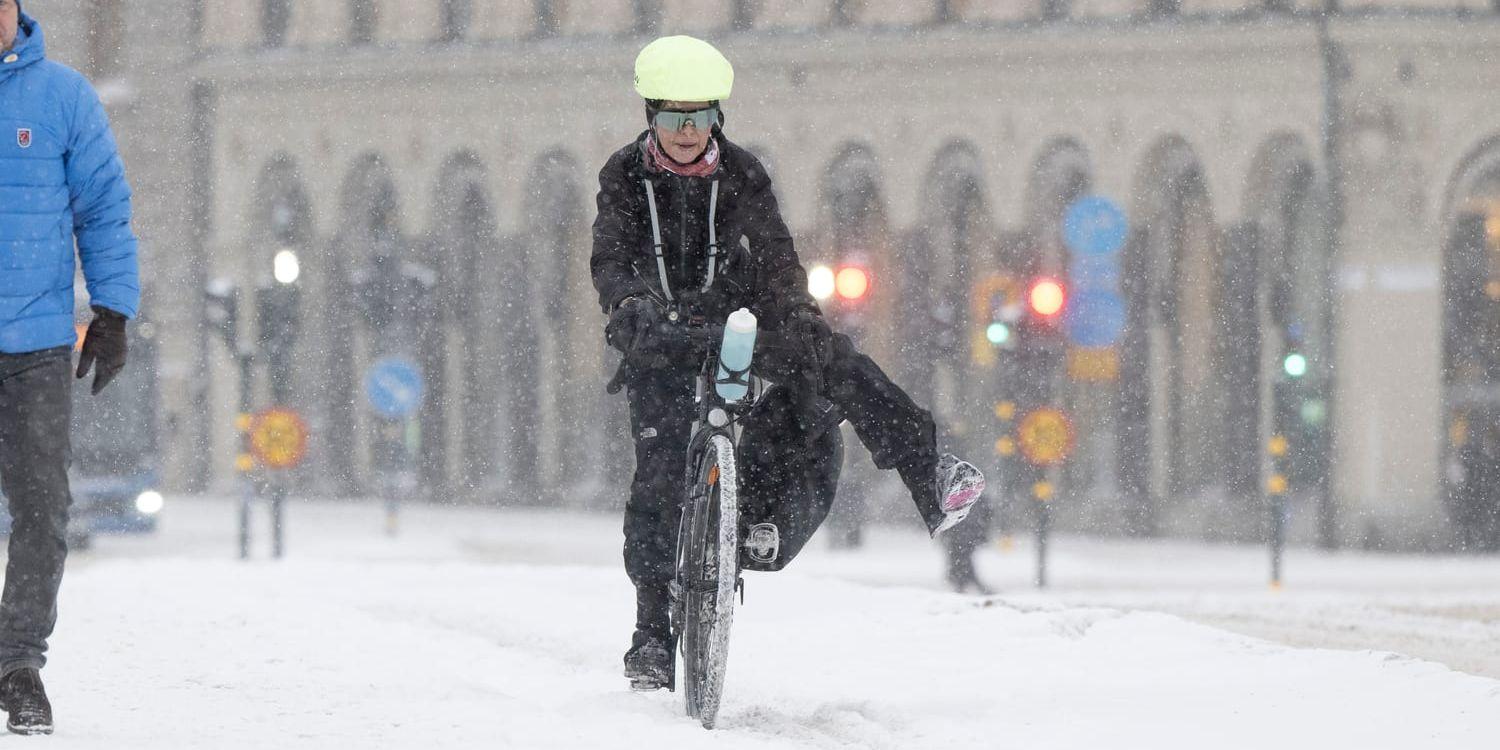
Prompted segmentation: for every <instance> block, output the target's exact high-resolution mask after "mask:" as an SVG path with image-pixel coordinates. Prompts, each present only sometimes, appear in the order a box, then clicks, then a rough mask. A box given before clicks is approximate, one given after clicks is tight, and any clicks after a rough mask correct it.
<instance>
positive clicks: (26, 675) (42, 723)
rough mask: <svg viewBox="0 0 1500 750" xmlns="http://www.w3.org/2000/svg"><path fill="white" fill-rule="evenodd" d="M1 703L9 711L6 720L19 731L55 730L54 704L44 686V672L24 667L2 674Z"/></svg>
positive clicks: (12, 728)
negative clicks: (53, 723) (53, 724)
mask: <svg viewBox="0 0 1500 750" xmlns="http://www.w3.org/2000/svg"><path fill="white" fill-rule="evenodd" d="M0 706H4V708H5V710H6V711H8V712H9V713H10V720H9V721H7V722H6V723H5V726H6V728H7V729H9V730H10V731H12V732H15V733H16V734H52V704H51V703H50V702H48V700H47V691H46V690H45V689H44V688H43V687H42V676H41V675H40V674H39V673H38V672H37V671H36V670H35V669H34V668H32V667H22V668H21V669H17V670H16V671H14V672H11V673H10V674H8V675H6V676H5V677H4V678H0Z"/></svg>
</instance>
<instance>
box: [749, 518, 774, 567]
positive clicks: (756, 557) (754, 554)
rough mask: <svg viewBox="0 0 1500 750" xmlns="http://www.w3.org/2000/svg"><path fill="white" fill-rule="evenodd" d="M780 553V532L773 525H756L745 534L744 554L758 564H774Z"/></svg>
mask: <svg viewBox="0 0 1500 750" xmlns="http://www.w3.org/2000/svg"><path fill="white" fill-rule="evenodd" d="M780 551H781V530H780V529H778V528H776V524H774V523H769V522H767V523H758V524H755V525H754V526H751V527H750V531H749V533H747V534H745V552H746V553H748V554H749V555H750V559H751V560H753V561H755V562H758V563H771V562H775V560H776V555H777V553H778V552H780Z"/></svg>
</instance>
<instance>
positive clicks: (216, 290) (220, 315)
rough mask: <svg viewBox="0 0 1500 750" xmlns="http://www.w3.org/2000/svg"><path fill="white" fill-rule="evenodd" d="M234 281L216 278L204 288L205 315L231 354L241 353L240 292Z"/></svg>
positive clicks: (206, 320)
mask: <svg viewBox="0 0 1500 750" xmlns="http://www.w3.org/2000/svg"><path fill="white" fill-rule="evenodd" d="M238 291H239V290H237V289H236V288H235V286H234V282H231V281H228V280H226V279H215V280H213V281H211V282H209V284H208V287H207V288H205V289H204V290H203V316H204V318H205V321H204V322H206V323H208V324H209V325H210V326H212V327H213V328H214V330H215V331H217V332H218V334H219V337H220V338H222V339H223V340H224V345H225V346H226V347H228V349H229V352H230V353H231V354H238V353H239V348H240V347H239V321H240V312H239V311H240V305H239V294H238Z"/></svg>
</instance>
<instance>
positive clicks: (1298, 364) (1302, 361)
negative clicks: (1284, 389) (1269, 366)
mask: <svg viewBox="0 0 1500 750" xmlns="http://www.w3.org/2000/svg"><path fill="white" fill-rule="evenodd" d="M1281 371H1282V372H1284V373H1286V376H1287V377H1289V378H1293V379H1296V378H1301V377H1302V376H1303V375H1306V374H1307V357H1304V356H1303V355H1302V354H1301V353H1299V352H1296V351H1292V352H1287V353H1286V355H1285V356H1283V357H1282V358H1281Z"/></svg>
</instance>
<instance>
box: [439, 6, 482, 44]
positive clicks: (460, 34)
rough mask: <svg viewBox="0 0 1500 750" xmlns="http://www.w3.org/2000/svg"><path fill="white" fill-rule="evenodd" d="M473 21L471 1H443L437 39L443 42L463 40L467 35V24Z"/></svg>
mask: <svg viewBox="0 0 1500 750" xmlns="http://www.w3.org/2000/svg"><path fill="white" fill-rule="evenodd" d="M473 20H474V2H473V0H443V6H442V19H441V21H442V28H441V30H440V32H439V39H440V40H441V41H444V42H456V41H458V40H460V39H463V38H464V37H466V36H468V35H469V24H470V23H471V22H472V21H473Z"/></svg>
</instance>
